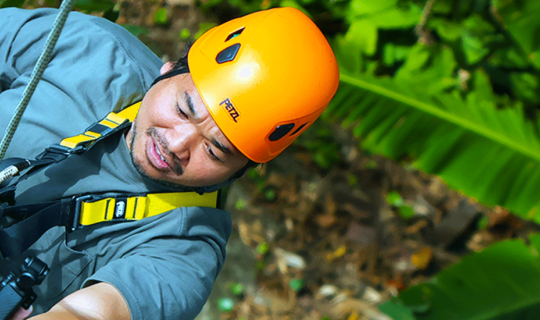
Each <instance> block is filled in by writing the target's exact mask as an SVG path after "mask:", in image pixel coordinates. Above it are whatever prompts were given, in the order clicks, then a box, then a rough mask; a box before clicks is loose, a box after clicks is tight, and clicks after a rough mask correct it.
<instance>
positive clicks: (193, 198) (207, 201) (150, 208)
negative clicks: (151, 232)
mask: <svg viewBox="0 0 540 320" xmlns="http://www.w3.org/2000/svg"><path fill="white" fill-rule="evenodd" d="M217 205H218V191H215V192H212V193H205V194H202V195H199V194H198V193H196V192H175V193H149V194H147V195H145V196H133V197H128V198H127V200H126V198H123V199H122V198H105V199H101V200H97V201H93V202H85V201H83V202H82V204H81V212H80V218H79V226H89V225H92V224H95V223H99V222H104V221H111V220H114V219H122V220H140V219H143V218H147V217H152V216H155V215H158V214H160V213H164V212H167V211H170V210H173V209H176V208H179V207H210V208H216V207H217Z"/></svg>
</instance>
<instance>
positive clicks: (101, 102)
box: [0, 8, 162, 157]
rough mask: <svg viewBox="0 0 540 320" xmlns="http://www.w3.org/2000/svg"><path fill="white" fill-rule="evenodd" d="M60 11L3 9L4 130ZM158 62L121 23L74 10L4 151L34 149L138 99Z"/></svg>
mask: <svg viewBox="0 0 540 320" xmlns="http://www.w3.org/2000/svg"><path fill="white" fill-rule="evenodd" d="M57 13H58V10H55V9H36V10H23V9H17V8H6V9H1V10H0V131H2V132H3V131H4V130H5V128H6V127H7V125H8V123H9V120H10V118H11V116H12V115H13V113H14V110H15V107H16V106H17V104H18V102H19V100H20V98H21V96H22V94H23V92H24V90H25V88H26V86H27V84H28V82H29V81H30V78H31V74H32V71H33V69H34V67H35V65H36V63H37V60H38V57H39V56H40V54H41V52H42V51H43V48H44V45H45V42H46V39H47V37H48V35H49V33H50V30H51V28H52V25H53V22H54V20H55V19H56V16H57ZM161 65H162V62H161V60H160V59H159V58H158V57H157V56H156V55H155V54H154V53H152V52H151V51H150V49H148V48H147V47H146V46H145V45H144V44H143V43H141V42H140V41H139V40H138V39H137V38H136V37H134V36H133V35H131V34H130V33H129V32H128V31H127V30H125V29H124V28H123V27H122V26H119V25H117V24H115V23H112V22H110V21H107V20H105V19H103V18H99V17H93V16H90V15H85V14H82V13H80V12H71V13H70V14H69V17H68V19H67V21H66V24H65V25H64V28H63V29H62V32H61V34H60V36H59V38H58V42H57V43H56V45H55V47H54V50H53V52H52V57H51V60H50V62H49V63H48V65H47V67H46V69H45V71H44V73H43V75H42V77H41V80H40V81H39V83H38V85H37V87H36V90H35V92H34V94H33V96H32V98H31V99H30V102H29V105H28V107H27V109H26V111H25V113H24V116H23V119H22V121H21V124H20V126H19V128H18V129H17V133H16V134H15V137H14V139H13V141H12V143H11V146H14V147H11V146H10V150H8V152H9V153H8V154H7V156H8V157H11V156H19V157H21V156H22V157H33V156H36V155H37V154H38V153H40V152H41V151H42V150H43V149H44V148H45V147H48V146H49V145H50V144H52V143H57V142H59V141H60V140H61V139H63V138H65V137H68V136H73V135H76V134H79V133H80V132H82V131H84V129H85V128H86V127H88V126H89V125H90V124H92V123H94V122H95V121H96V120H98V119H101V118H103V117H104V116H105V115H106V114H107V113H109V112H110V111H113V110H114V111H118V110H120V109H121V108H123V107H126V106H128V105H130V104H132V103H134V102H136V101H139V100H141V99H142V97H143V96H144V94H145V92H146V91H147V90H148V89H149V87H150V84H151V83H152V81H153V79H154V78H155V77H156V76H157V75H159V68H160V66H161ZM67 119H69V120H68V121H66V120H67ZM28 133H31V134H28ZM15 146H16V147H17V148H19V150H17V149H15Z"/></svg>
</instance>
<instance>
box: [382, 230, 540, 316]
mask: <svg viewBox="0 0 540 320" xmlns="http://www.w3.org/2000/svg"><path fill="white" fill-rule="evenodd" d="M539 244H540V235H538V234H537V235H533V236H531V246H526V245H525V244H524V243H523V241H521V240H509V241H504V242H500V243H497V244H495V245H492V246H490V247H488V248H486V249H484V250H483V251H482V252H480V253H476V254H472V255H470V256H467V257H465V258H463V259H462V260H461V261H460V262H459V263H457V264H455V265H454V266H452V267H450V268H448V269H446V270H444V271H442V272H440V273H439V274H437V275H436V276H435V277H433V278H432V279H431V280H430V281H429V282H427V283H423V284H420V285H417V286H414V287H411V288H409V289H407V290H405V291H404V292H402V293H401V294H400V295H399V296H398V297H397V298H394V299H392V300H391V301H389V302H386V303H385V304H383V305H382V306H381V307H380V309H381V310H382V311H383V312H385V313H387V314H388V315H392V317H393V319H395V320H398V319H407V320H411V319H417V320H432V319H433V320H435V319H436V320H439V319H445V320H454V319H455V320H469V319H470V320H473V319H474V320H480V319H486V320H487V319H500V320H503V319H536V318H537V316H538V314H539V313H540V286H538V283H540V257H539V255H538V252H539V251H540V247H539ZM419 307H422V308H419ZM404 308H407V309H409V311H407V310H405V309H404ZM412 315H413V317H411V316H412Z"/></svg>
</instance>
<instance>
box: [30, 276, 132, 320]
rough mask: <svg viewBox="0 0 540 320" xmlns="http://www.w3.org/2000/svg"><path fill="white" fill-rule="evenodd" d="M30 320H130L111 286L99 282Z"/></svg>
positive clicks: (121, 298)
mask: <svg viewBox="0 0 540 320" xmlns="http://www.w3.org/2000/svg"><path fill="white" fill-rule="evenodd" d="M30 319H32V320H48V319H54V320H71V319H73V320H81V319H96V320H108V319H111V320H130V319H131V315H130V313H129V308H128V305H127V303H126V301H125V300H124V298H123V297H122V294H121V293H120V291H118V290H117V289H116V288H115V287H113V286H112V285H110V284H108V283H105V282H100V283H97V284H94V285H91V286H89V287H86V288H84V289H81V290H79V291H75V292H74V293H72V294H70V295H69V296H67V297H65V298H64V299H62V300H61V301H60V302H58V303H57V304H56V305H54V306H53V307H52V308H51V310H49V312H47V313H44V314H40V315H38V316H35V317H32V318H30Z"/></svg>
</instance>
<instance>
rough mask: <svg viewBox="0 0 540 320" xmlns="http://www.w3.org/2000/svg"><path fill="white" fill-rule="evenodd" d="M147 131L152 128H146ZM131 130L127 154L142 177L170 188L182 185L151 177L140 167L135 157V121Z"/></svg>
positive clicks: (136, 132)
mask: <svg viewBox="0 0 540 320" xmlns="http://www.w3.org/2000/svg"><path fill="white" fill-rule="evenodd" d="M148 130H149V131H150V130H152V128H150V129H148ZM131 131H132V134H131V139H130V141H129V142H128V144H129V156H130V158H131V162H132V163H133V166H134V167H135V169H136V170H137V172H138V173H139V174H140V175H141V176H143V177H144V178H146V179H149V180H152V181H155V182H158V183H161V184H163V185H165V186H167V187H172V188H175V187H176V188H178V187H184V186H183V185H180V184H174V183H172V182H170V181H167V180H163V179H156V178H153V177H151V176H150V175H149V174H148V173H147V172H146V171H145V170H144V168H143V167H142V165H141V164H140V163H139V161H138V160H137V158H136V157H135V152H134V150H135V140H136V139H137V135H138V133H139V132H138V131H137V121H136V120H135V121H133V124H132V126H131Z"/></svg>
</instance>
